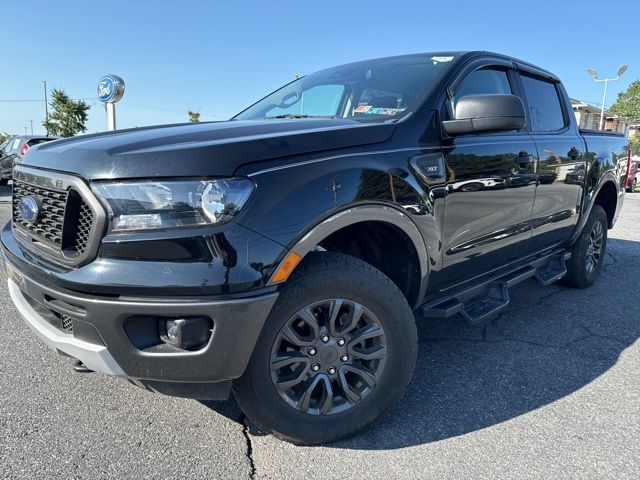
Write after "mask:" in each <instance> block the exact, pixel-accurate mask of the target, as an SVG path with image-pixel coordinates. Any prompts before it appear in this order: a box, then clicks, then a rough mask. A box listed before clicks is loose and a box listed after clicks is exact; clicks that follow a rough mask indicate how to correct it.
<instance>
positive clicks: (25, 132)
mask: <svg viewBox="0 0 640 480" xmlns="http://www.w3.org/2000/svg"><path fill="white" fill-rule="evenodd" d="M24 134H25V135H29V134H28V133H27V127H24Z"/></svg>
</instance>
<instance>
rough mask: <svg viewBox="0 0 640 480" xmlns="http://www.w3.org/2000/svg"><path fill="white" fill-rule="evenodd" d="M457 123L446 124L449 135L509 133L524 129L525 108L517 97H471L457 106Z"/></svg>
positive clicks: (455, 121)
mask: <svg viewBox="0 0 640 480" xmlns="http://www.w3.org/2000/svg"><path fill="white" fill-rule="evenodd" d="M454 115H455V120H445V121H444V122H442V126H443V127H444V131H445V132H447V135H450V136H452V137H455V136H456V135H469V134H474V133H487V132H507V131H511V130H520V129H521V128H524V126H525V124H526V122H525V117H524V105H522V100H520V98H518V97H516V96H515V95H467V96H466V97H462V98H461V99H460V100H458V103H457V104H456V111H455V114H454Z"/></svg>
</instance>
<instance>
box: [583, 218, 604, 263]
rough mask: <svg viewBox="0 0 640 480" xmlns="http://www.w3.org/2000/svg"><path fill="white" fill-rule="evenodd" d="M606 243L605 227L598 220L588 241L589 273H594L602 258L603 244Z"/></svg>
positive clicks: (587, 259) (587, 260) (587, 261)
mask: <svg viewBox="0 0 640 480" xmlns="http://www.w3.org/2000/svg"><path fill="white" fill-rule="evenodd" d="M603 244H604V227H603V226H602V223H601V222H596V223H595V224H594V225H593V228H592V229H591V233H590V234H589V241H588V242H587V258H586V265H585V268H586V269H587V273H588V274H592V273H593V271H594V270H595V269H596V268H597V267H598V265H599V264H600V261H601V260H602V245H603Z"/></svg>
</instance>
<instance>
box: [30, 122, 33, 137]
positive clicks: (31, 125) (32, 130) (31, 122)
mask: <svg viewBox="0 0 640 480" xmlns="http://www.w3.org/2000/svg"><path fill="white" fill-rule="evenodd" d="M29 121H30V122H31V135H33V120H29Z"/></svg>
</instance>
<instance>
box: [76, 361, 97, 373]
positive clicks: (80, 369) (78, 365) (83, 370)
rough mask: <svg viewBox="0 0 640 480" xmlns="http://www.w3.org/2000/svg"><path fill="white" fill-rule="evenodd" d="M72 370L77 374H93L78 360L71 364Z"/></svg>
mask: <svg viewBox="0 0 640 480" xmlns="http://www.w3.org/2000/svg"><path fill="white" fill-rule="evenodd" d="M73 369H74V370H75V371H76V372H78V373H93V370H91V369H90V368H87V366H86V365H85V364H84V363H82V362H81V361H80V360H76V363H74V364H73Z"/></svg>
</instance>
